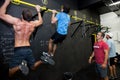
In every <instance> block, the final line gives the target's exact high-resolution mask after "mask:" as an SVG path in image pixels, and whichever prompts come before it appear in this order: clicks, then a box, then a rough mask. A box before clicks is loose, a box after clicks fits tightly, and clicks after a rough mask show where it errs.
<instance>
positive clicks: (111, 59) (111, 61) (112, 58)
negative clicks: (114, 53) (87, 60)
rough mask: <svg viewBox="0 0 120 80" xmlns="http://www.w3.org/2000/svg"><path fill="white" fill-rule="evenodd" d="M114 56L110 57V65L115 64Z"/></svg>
mask: <svg viewBox="0 0 120 80" xmlns="http://www.w3.org/2000/svg"><path fill="white" fill-rule="evenodd" d="M114 60H115V57H111V58H110V66H112V65H115V61H114Z"/></svg>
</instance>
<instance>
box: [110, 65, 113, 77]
mask: <svg viewBox="0 0 120 80" xmlns="http://www.w3.org/2000/svg"><path fill="white" fill-rule="evenodd" d="M109 70H110V76H111V77H114V76H113V68H112V66H109Z"/></svg>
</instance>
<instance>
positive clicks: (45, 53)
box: [42, 52, 50, 57]
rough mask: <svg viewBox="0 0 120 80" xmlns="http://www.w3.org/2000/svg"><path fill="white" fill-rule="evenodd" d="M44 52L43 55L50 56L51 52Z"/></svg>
mask: <svg viewBox="0 0 120 80" xmlns="http://www.w3.org/2000/svg"><path fill="white" fill-rule="evenodd" d="M42 54H43V56H48V57H50V54H48V53H47V52H43V53H42Z"/></svg>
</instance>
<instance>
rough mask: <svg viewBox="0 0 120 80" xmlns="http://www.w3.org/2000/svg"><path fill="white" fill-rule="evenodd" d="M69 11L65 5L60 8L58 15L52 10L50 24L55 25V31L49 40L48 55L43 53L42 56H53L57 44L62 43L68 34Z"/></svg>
mask: <svg viewBox="0 0 120 80" xmlns="http://www.w3.org/2000/svg"><path fill="white" fill-rule="evenodd" d="M69 11H70V8H69V7H68V6H66V5H64V6H63V7H62V8H61V12H59V13H57V11H56V10H52V18H51V23H52V24H55V23H57V30H56V32H55V33H54V34H53V35H52V37H51V38H50V40H49V43H48V53H46V54H45V53H43V55H48V56H54V54H55V51H56V48H57V44H58V43H62V42H63V40H64V39H65V38H66V36H67V33H68V26H69V24H70V16H69V15H68V13H69ZM56 13H57V15H56Z"/></svg>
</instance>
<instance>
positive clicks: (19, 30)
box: [0, 0, 43, 76]
mask: <svg viewBox="0 0 120 80" xmlns="http://www.w3.org/2000/svg"><path fill="white" fill-rule="evenodd" d="M9 4H10V0H5V2H4V4H3V5H2V6H1V7H0V19H2V20H3V21H5V22H7V23H9V24H12V25H13V29H14V32H15V44H14V47H15V48H14V53H15V54H14V55H13V57H12V60H11V61H10V64H9V66H10V67H9V76H12V75H13V74H14V73H15V72H17V71H18V70H21V71H22V72H23V73H24V72H25V71H24V70H25V69H26V70H27V66H26V64H25V62H23V63H22V64H21V62H22V61H23V60H26V61H27V63H28V65H29V66H30V68H31V69H33V70H34V69H35V68H36V67H38V66H39V65H40V64H41V63H42V62H41V61H40V60H39V61H37V62H35V59H34V57H33V54H32V50H31V49H30V42H29V39H30V35H31V34H32V32H33V31H34V29H35V27H38V26H40V25H41V24H42V23H43V20H42V17H41V14H40V6H38V5H36V7H35V8H36V10H37V13H38V20H35V21H31V18H32V13H31V12H30V10H28V9H25V10H23V12H22V19H19V18H16V17H13V16H11V15H9V14H6V8H7V7H8V5H9ZM25 74H27V73H26V72H25Z"/></svg>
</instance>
